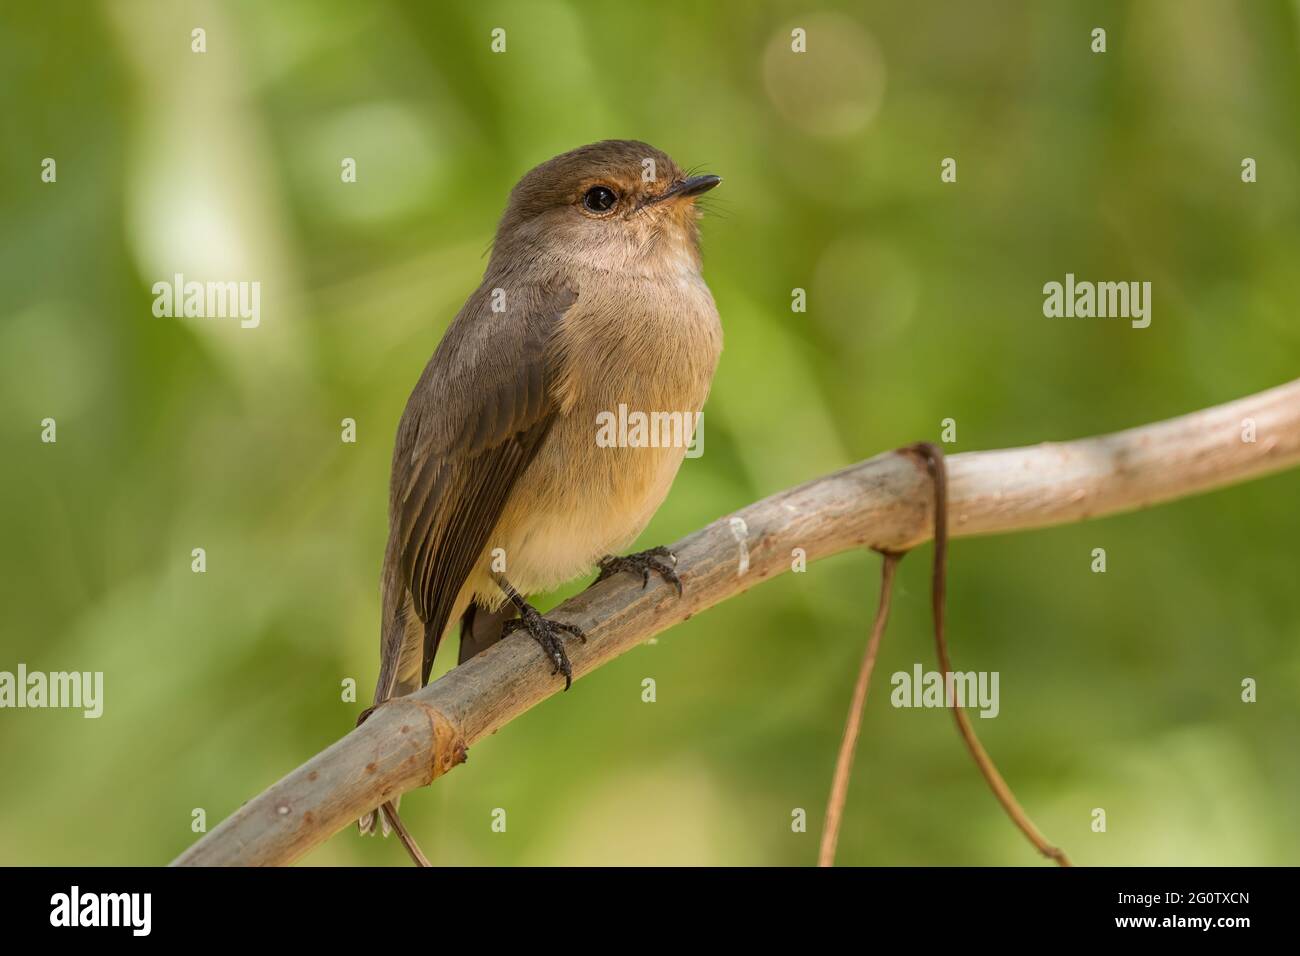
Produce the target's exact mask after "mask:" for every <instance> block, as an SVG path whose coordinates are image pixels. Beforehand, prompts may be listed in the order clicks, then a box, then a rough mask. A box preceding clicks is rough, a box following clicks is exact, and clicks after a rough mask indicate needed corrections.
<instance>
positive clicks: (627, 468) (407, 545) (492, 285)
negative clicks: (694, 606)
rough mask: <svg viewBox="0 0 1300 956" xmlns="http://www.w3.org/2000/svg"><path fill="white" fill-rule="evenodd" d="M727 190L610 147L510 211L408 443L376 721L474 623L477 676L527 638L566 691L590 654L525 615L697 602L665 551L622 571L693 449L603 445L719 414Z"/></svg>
mask: <svg viewBox="0 0 1300 956" xmlns="http://www.w3.org/2000/svg"><path fill="white" fill-rule="evenodd" d="M720 181H721V180H720V179H719V178H718V177H717V176H687V175H686V174H685V173H683V171H682V170H681V169H680V168H679V167H678V166H677V164H676V163H674V162H673V161H672V159H670V158H669V157H668V156H667V155H666V154H664V153H662V152H660V151H659V150H657V149H655V148H654V147H652V146H649V145H647V144H645V143H640V142H635V141H632V140H607V141H605V142H600V143H594V144H592V145H590V146H583V147H581V148H580V149H575V150H573V151H572V152H568V153H564V154H562V155H560V156H557V157H555V158H554V159H552V160H549V161H548V162H545V163H542V164H541V165H540V166H538V167H537V168H535V169H533V170H532V171H531V172H529V173H528V174H527V175H525V176H524V178H523V179H521V180H520V181H519V183H518V185H516V186H515V188H514V190H513V191H512V192H511V193H510V199H509V203H508V205H507V207H506V211H505V215H504V216H502V218H501V222H500V225H499V226H498V227H497V233H496V239H495V241H494V243H493V246H492V255H491V258H490V259H489V261H488V266H487V272H486V273H485V274H484V276H483V282H482V284H481V285H480V286H479V287H478V289H477V290H475V292H474V293H473V294H472V295H471V296H470V297H469V300H468V301H467V302H466V303H465V305H464V307H463V308H462V309H461V310H460V313H459V314H458V315H457V316H456V318H455V320H454V321H453V322H452V323H451V325H450V326H449V327H448V329H447V332H446V334H445V335H444V336H443V338H442V341H441V343H440V344H439V345H438V348H437V350H436V351H435V352H434V354H433V358H431V359H430V360H429V363H428V365H427V366H425V369H424V373H423V374H422V375H421V376H420V380H419V382H418V383H417V384H416V386H415V390H414V391H413V392H412V393H411V397H410V399H409V400H408V401H407V404H406V410H405V412H404V413H403V414H402V420H401V423H400V425H399V426H398V429H397V442H396V446H395V448H394V449H393V471H392V480H391V483H390V488H389V534H388V546H387V548H386V550H385V554H384V567H383V575H382V595H383V619H382V624H381V637H380V668H379V681H378V684H377V686H376V687H375V697H374V706H378V705H380V704H382V703H383V702H384V701H386V700H389V699H390V698H392V697H397V696H401V695H404V694H409V693H411V692H413V691H415V690H418V689H419V688H420V687H422V686H424V685H425V684H426V683H427V682H428V680H429V672H430V671H431V669H432V668H433V659H434V654H435V653H437V650H438V645H439V643H440V642H441V641H442V638H443V636H444V634H445V633H446V632H447V631H448V630H449V629H450V628H451V627H452V626H454V625H455V623H456V622H457V621H459V622H460V628H461V645H460V661H461V662H462V663H463V662H464V661H466V660H468V659H469V658H470V657H472V656H473V655H474V654H476V653H478V652H479V651H481V650H483V649H484V648H486V647H488V646H490V645H491V644H493V643H495V642H496V641H497V640H499V639H500V638H501V636H502V635H503V634H508V633H511V632H512V631H514V630H524V631H527V632H528V633H529V634H530V635H531V636H532V637H533V638H534V639H535V640H536V641H537V643H538V644H540V645H541V647H542V650H543V651H544V652H545V654H546V656H547V658H548V659H549V661H550V663H551V665H552V667H553V668H554V672H555V673H557V674H562V675H563V677H564V682H565V689H566V690H567V689H568V687H569V685H570V683H571V681H572V676H573V675H572V669H571V667H570V665H569V659H568V655H567V654H566V653H565V650H564V642H565V639H566V635H569V636H575V637H578V638H580V639H585V637H584V635H582V634H581V632H580V631H579V630H578V629H577V628H576V627H574V626H573V625H569V624H563V623H557V622H553V621H550V620H548V619H547V618H545V617H543V616H542V615H541V614H540V613H538V611H537V610H536V609H535V608H534V607H533V606H532V605H530V604H529V603H528V599H527V597H528V595H531V594H536V593H539V592H543V591H547V590H550V589H551V588H554V587H556V586H557V585H559V584H562V583H564V582H565V581H569V580H571V579H573V578H575V577H578V576H579V575H582V574H584V573H587V572H588V571H590V570H591V569H592V568H593V567H595V566H597V564H599V566H600V577H598V578H597V580H601V579H603V578H605V577H607V576H609V575H610V574H614V573H617V572H619V571H632V572H635V573H639V574H641V575H642V580H643V585H644V582H647V581H648V580H649V575H650V572H651V571H654V572H656V573H658V574H660V575H661V576H663V577H664V578H666V579H667V580H668V581H670V582H671V583H673V584H674V585H675V586H676V587H677V588H678V591H679V592H680V590H681V582H680V581H679V580H678V578H677V574H676V573H675V571H674V567H673V566H674V564H675V562H676V559H675V557H674V556H672V555H671V554H669V552H668V551H667V549H666V548H655V549H652V550H650V551H646V552H642V553H640V554H636V555H630V556H627V557H609V556H610V555H612V554H614V553H615V552H617V551H620V550H622V549H623V548H625V547H627V545H629V544H630V543H631V542H632V541H633V540H635V539H636V537H637V535H639V534H640V533H641V531H642V530H643V529H644V528H645V526H646V524H647V523H648V522H649V520H650V518H651V516H652V515H653V514H654V513H655V511H656V510H657V509H658V508H659V505H660V504H661V503H662V502H663V500H664V497H665V496H666V495H667V494H668V489H669V486H670V485H671V484H672V481H673V478H674V477H675V476H676V474H677V469H678V467H679V466H680V465H681V462H682V458H683V456H684V454H685V450H686V449H685V442H678V443H675V444H674V445H673V446H671V447H665V446H664V444H663V443H662V442H656V443H655V444H656V445H657V446H658V447H625V446H624V445H620V444H618V443H615V444H614V447H608V446H609V445H610V443H609V442H607V441H598V429H599V423H600V422H601V421H602V416H605V420H606V421H607V420H608V416H611V415H616V414H618V412H619V410H620V406H621V405H622V406H626V409H627V410H629V411H631V412H641V413H643V414H645V415H647V416H650V415H653V414H656V413H660V414H661V413H670V414H671V413H689V415H690V422H691V423H692V424H693V423H694V422H695V420H696V413H698V412H699V411H700V409H701V408H702V407H703V405H704V400H705V398H706V397H707V396H708V393H709V386H710V384H711V382H712V380H713V373H714V370H715V368H716V367H717V363H718V356H719V353H720V352H721V350H722V326H721V324H720V323H719V321H718V313H717V309H716V307H715V306H714V303H713V296H712V295H711V294H710V292H709V288H708V286H707V285H705V283H704V279H703V278H702V277H701V274H700V247H699V226H698V219H699V212H698V210H697V209H696V207H695V199H696V197H698V196H700V195H701V194H702V193H705V192H707V191H708V190H710V189H712V188H713V187H714V186H716V185H717V184H718V183H719V182H720ZM687 437H688V438H689V435H688V436H687ZM625 444H626V445H631V444H633V442H627V443H625ZM602 558H603V560H602ZM516 614H517V615H519V617H518V618H515V615H516ZM371 709H373V707H372V708H371ZM368 713H369V711H367V714H368ZM365 716H366V715H365V714H363V715H362V719H364V717H365ZM374 819H375V815H374V814H373V813H372V814H370V815H368V816H367V817H366V818H363V819H362V821H361V826H362V830H363V832H365V831H368V830H370V829H372V828H373V825H374ZM385 822H386V821H385Z"/></svg>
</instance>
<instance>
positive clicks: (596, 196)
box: [582, 186, 618, 212]
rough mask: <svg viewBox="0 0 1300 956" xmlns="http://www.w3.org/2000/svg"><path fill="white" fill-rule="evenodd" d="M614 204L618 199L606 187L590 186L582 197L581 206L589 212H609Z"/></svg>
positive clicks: (612, 191)
mask: <svg viewBox="0 0 1300 956" xmlns="http://www.w3.org/2000/svg"><path fill="white" fill-rule="evenodd" d="M616 202H618V197H617V196H616V195H614V190H612V189H610V188H609V187H607V186H592V187H591V188H590V189H588V190H587V192H586V193H585V194H584V195H583V197H582V204H583V205H584V206H586V207H587V209H588V211H590V212H609V211H610V210H611V209H613V208H614V203H616Z"/></svg>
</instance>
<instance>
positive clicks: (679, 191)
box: [651, 176, 722, 202]
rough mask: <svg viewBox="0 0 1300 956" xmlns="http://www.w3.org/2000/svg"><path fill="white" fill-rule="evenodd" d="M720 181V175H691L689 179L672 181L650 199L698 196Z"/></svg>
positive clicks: (654, 200) (660, 200) (657, 200)
mask: <svg viewBox="0 0 1300 956" xmlns="http://www.w3.org/2000/svg"><path fill="white" fill-rule="evenodd" d="M720 182H722V177H721V176H692V177H691V178H690V179H682V180H679V181H678V182H675V183H673V184H672V185H671V186H669V187H668V188H667V189H665V190H664V191H663V192H662V193H660V194H659V195H658V196H656V197H655V198H654V199H653V200H651V201H652V202H663V201H664V200H665V199H673V198H674V197H676V198H681V197H683V196H700V195H703V194H704V193H706V192H708V191H709V190H710V189H712V188H713V187H714V186H716V185H718V183H720Z"/></svg>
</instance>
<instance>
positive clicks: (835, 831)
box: [817, 551, 902, 866]
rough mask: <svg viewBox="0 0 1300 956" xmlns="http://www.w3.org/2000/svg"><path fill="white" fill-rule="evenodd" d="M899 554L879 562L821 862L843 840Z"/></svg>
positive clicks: (830, 860) (828, 862)
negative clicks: (872, 612) (846, 806)
mask: <svg viewBox="0 0 1300 956" xmlns="http://www.w3.org/2000/svg"><path fill="white" fill-rule="evenodd" d="M900 558H902V555H901V554H894V553H893V552H892V551H887V552H885V555H884V562H883V563H882V564H881V566H880V598H879V600H878V601H877V603H876V619H875V620H874V621H873V622H872V624H871V637H870V639H869V640H868V641H867V650H866V652H865V653H864V654H863V655H862V667H861V668H860V669H859V671H858V683H857V684H856V685H855V686H854V688H853V701H852V703H850V704H849V716H848V718H847V719H846V720H845V721H844V739H843V740H841V741H840V753H839V756H838V757H837V758H836V759H835V777H834V779H833V781H832V782H831V795H830V799H829V800H828V801H827V803H826V822H825V823H824V824H823V825H822V845H821V851H820V852H819V853H818V855H817V865H818V866H834V864H835V847H836V846H837V845H838V844H839V842H840V821H841V820H842V819H843V818H844V803H845V801H846V800H847V799H848V796H849V781H850V780H851V779H852V777H853V754H854V751H856V750H857V747H858V731H859V730H860V729H861V728H862V711H863V708H864V707H866V704H867V688H868V687H869V686H870V684H871V672H872V670H873V669H875V666H876V653H877V651H879V650H880V638H881V636H882V635H883V634H884V633H885V625H887V624H888V623H889V599H890V596H891V595H892V594H893V591H894V571H895V570H896V569H897V568H898V562H899V559H900Z"/></svg>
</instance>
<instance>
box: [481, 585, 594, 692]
mask: <svg viewBox="0 0 1300 956" xmlns="http://www.w3.org/2000/svg"><path fill="white" fill-rule="evenodd" d="M515 631H527V632H528V633H529V634H530V635H531V636H532V638H533V640H535V641H536V642H537V643H538V644H540V645H541V646H542V650H543V651H544V652H545V653H546V656H547V657H548V658H549V659H550V661H551V664H552V665H554V666H553V669H552V670H551V673H552V674H563V675H564V689H565V690H568V689H569V688H570V687H571V686H572V685H573V668H572V667H571V666H570V664H569V655H568V654H566V653H565V652H564V637H563V635H564V634H572V635H573V636H574V637H576V638H577V639H578V640H580V641H582V643H584V644H586V643H587V635H586V634H584V633H583V632H582V628H580V627H578V625H576V624H566V623H565V622H563V621H552V620H551V619H549V618H545V617H542V615H541V614H540V613H539V612H538V610H537V609H536V608H535V607H533V606H532V605H531V604H524V605H523V607H522V608H521V609H520V612H519V617H516V618H512V619H511V620H509V621H506V622H505V625H504V626H503V627H502V629H501V636H502V637H506V636H508V635H510V634H513V633H514V632H515Z"/></svg>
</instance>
